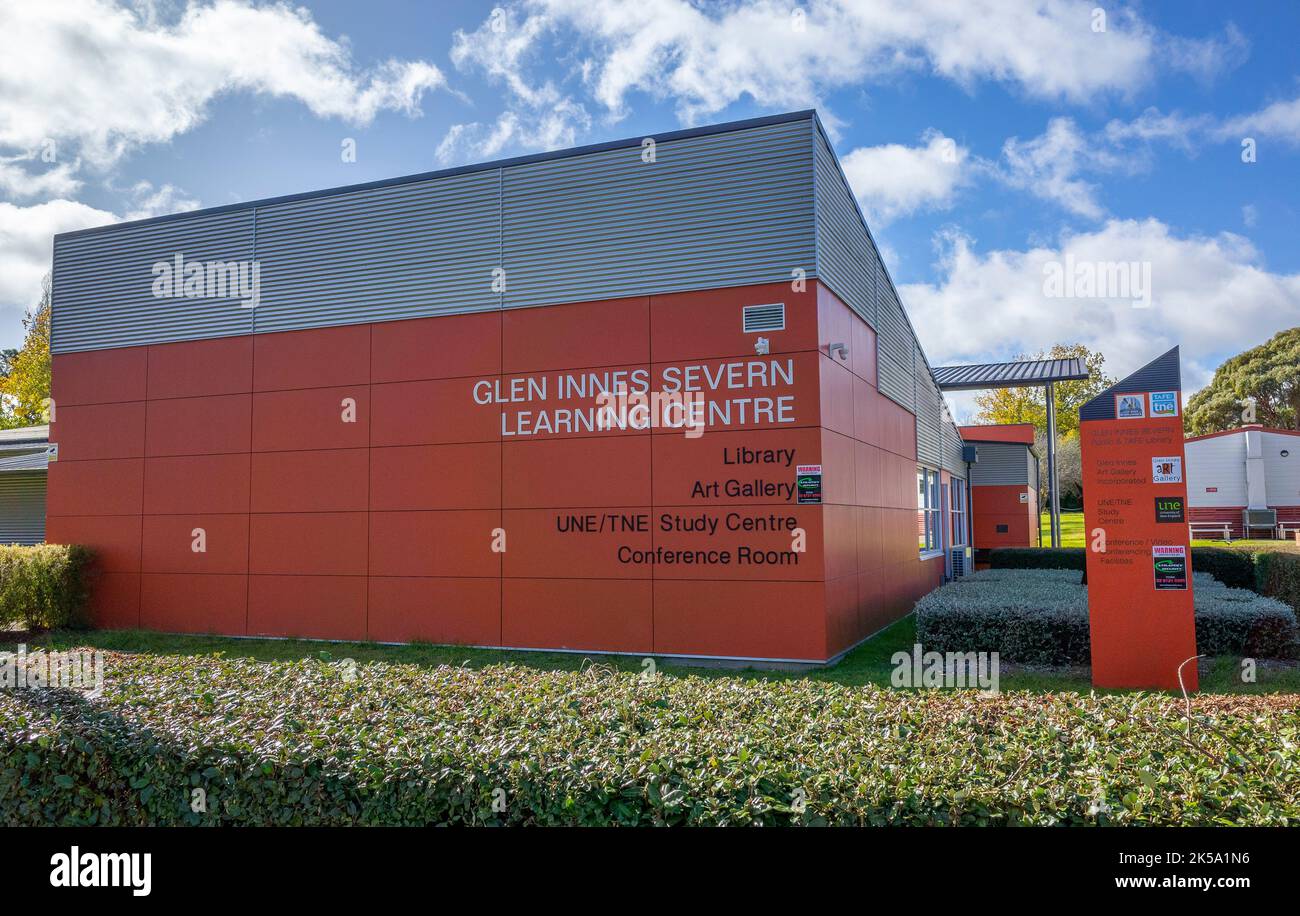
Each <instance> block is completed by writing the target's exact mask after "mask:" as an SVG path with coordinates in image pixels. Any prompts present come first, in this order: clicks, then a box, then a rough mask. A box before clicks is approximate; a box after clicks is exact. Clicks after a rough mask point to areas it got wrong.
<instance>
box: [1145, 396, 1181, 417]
mask: <svg viewBox="0 0 1300 916" xmlns="http://www.w3.org/2000/svg"><path fill="white" fill-rule="evenodd" d="M1151 416H1153V417H1176V416H1178V392H1177V391H1153V392H1151Z"/></svg>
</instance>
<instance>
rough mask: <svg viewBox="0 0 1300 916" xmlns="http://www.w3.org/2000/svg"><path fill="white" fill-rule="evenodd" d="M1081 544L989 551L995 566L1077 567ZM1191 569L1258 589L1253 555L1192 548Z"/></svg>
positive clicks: (1079, 566) (1226, 582) (1081, 560)
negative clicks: (1075, 545)
mask: <svg viewBox="0 0 1300 916" xmlns="http://www.w3.org/2000/svg"><path fill="white" fill-rule="evenodd" d="M1084 556H1085V555H1084V548H1082V547H997V548H995V549H993V550H991V551H989V565H990V566H991V567H992V568H993V569H1077V570H1079V571H1080V572H1082V571H1083V567H1084ZM1192 569H1194V570H1195V571H1196V572H1203V573H1209V574H1210V575H1212V576H1214V578H1216V579H1218V580H1219V581H1220V582H1222V583H1223V584H1224V585H1227V586H1229V587H1231V588H1248V589H1251V590H1254V588H1255V564H1254V562H1253V560H1252V559H1251V554H1249V553H1246V552H1243V551H1240V550H1229V549H1227V548H1225V547H1193V548H1192Z"/></svg>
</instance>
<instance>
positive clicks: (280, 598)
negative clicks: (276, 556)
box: [248, 576, 367, 640]
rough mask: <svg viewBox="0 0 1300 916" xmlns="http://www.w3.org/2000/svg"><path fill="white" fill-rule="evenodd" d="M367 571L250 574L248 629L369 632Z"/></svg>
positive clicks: (355, 636) (323, 635) (334, 635)
mask: <svg viewBox="0 0 1300 916" xmlns="http://www.w3.org/2000/svg"><path fill="white" fill-rule="evenodd" d="M366 591H367V588H366V577H365V576H249V580H248V635H249V636H304V637H307V638H308V639H347V640H362V639H365V638H366Z"/></svg>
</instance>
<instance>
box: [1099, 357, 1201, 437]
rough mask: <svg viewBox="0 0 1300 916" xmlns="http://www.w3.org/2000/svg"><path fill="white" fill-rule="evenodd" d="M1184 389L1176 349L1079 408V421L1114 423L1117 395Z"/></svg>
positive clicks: (1157, 358)
mask: <svg viewBox="0 0 1300 916" xmlns="http://www.w3.org/2000/svg"><path fill="white" fill-rule="evenodd" d="M1182 387H1183V382H1182V369H1181V367H1180V364H1179V359H1178V348H1177V347H1174V348H1173V349H1172V350H1169V351H1167V352H1165V353H1163V354H1161V355H1160V356H1157V357H1156V358H1155V359H1153V360H1152V361H1151V362H1149V363H1147V364H1146V365H1145V366H1143V367H1142V368H1141V369H1139V370H1138V371H1136V372H1134V373H1133V374H1132V375H1130V376H1128V377H1127V378H1125V379H1121V380H1120V381H1118V382H1116V383H1115V384H1114V385H1112V386H1111V387H1109V388H1107V389H1106V390H1105V391H1103V392H1102V393H1101V394H1099V395H1097V397H1095V398H1093V399H1092V400H1091V401H1089V402H1088V403H1086V404H1084V405H1083V406H1082V407H1080V408H1079V419H1080V420H1113V419H1115V395H1117V394H1132V393H1134V392H1138V391H1180V390H1182Z"/></svg>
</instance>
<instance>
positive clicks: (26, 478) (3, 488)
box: [0, 472, 46, 544]
mask: <svg viewBox="0 0 1300 916" xmlns="http://www.w3.org/2000/svg"><path fill="white" fill-rule="evenodd" d="M45 480H46V475H45V474H44V473H43V472H36V473H30V474H28V473H8V474H0V544H40V543H42V542H43V541H44V540H45Z"/></svg>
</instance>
